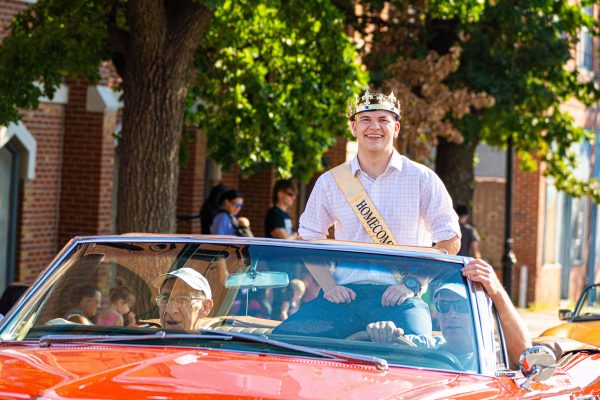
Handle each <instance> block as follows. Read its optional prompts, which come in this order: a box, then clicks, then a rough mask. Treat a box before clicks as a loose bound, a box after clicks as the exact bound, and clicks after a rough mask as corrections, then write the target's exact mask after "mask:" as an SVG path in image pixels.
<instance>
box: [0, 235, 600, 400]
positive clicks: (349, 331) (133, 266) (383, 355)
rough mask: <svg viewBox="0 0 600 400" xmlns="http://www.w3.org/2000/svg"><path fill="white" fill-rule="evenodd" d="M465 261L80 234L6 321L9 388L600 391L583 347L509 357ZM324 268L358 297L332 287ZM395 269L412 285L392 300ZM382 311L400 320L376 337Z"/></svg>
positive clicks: (254, 393) (105, 393) (74, 395)
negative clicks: (327, 293)
mask: <svg viewBox="0 0 600 400" xmlns="http://www.w3.org/2000/svg"><path fill="white" fill-rule="evenodd" d="M466 262H467V259H465V258H463V257H458V256H449V255H447V254H442V253H440V252H437V251H433V250H431V249H419V248H401V247H388V246H381V245H367V244H353V243H340V242H305V241H284V240H270V239H260V238H232V237H226V236H169V235H133V234H132V235H123V236H106V237H82V238H75V239H74V240H72V241H71V242H70V243H69V244H68V245H67V246H66V247H65V248H64V249H63V250H62V251H61V252H60V253H59V254H58V256H57V257H56V258H55V260H54V261H53V262H52V263H51V264H50V265H49V266H48V268H47V269H46V270H45V271H44V273H43V274H42V275H41V276H40V277H39V279H38V280H37V281H36V282H35V283H34V284H33V285H32V286H31V288H30V289H29V290H28V291H27V292H26V293H25V295H24V296H23V297H22V299H21V300H20V301H19V303H18V304H17V305H16V306H15V307H14V308H13V309H12V310H11V312H10V313H9V314H8V315H6V316H5V318H4V319H3V320H2V321H1V323H0V340H1V341H0V398H3V399H100V398H102V399H105V398H129V399H142V398H143V399H166V398H181V399H184V398H185V399H189V398H262V399H275V398H286V399H289V398H302V399H324V398H327V399H330V398H331V399H332V398H357V399H365V398H368V399H375V398H411V399H412V398H428V399H442V398H443V399H447V398H494V399H495V398H510V399H514V398H541V397H561V396H562V397H565V398H573V399H574V398H581V399H583V398H586V399H587V398H593V397H594V396H599V395H600V353H598V352H597V351H598V349H597V348H595V347H592V346H589V345H587V346H586V345H583V344H581V343H578V342H574V341H569V340H565V339H562V340H559V341H556V340H553V339H552V338H550V339H546V342H545V343H544V345H537V346H534V347H532V348H531V349H528V350H527V351H526V352H525V353H524V354H523V357H522V362H521V366H520V369H519V370H513V369H510V368H509V367H508V361H507V350H506V348H505V343H504V339H503V332H502V329H501V324H500V323H499V321H498V317H497V315H496V313H495V311H494V308H493V306H492V304H491V302H490V300H489V298H488V297H487V296H486V294H485V292H484V291H483V289H482V288H481V287H479V286H478V285H474V284H473V283H471V282H470V281H467V280H465V279H464V277H463V276H462V274H461V272H460V270H461V268H462V267H463V266H464V264H465V263H466ZM327 279H330V281H331V282H333V281H335V282H337V283H338V284H339V285H345V287H347V288H348V289H351V293H354V295H353V297H352V299H351V301H350V302H339V303H336V302H335V301H329V300H327V299H325V298H323V294H322V292H323V291H322V290H321V288H320V285H319V283H318V282H321V283H322V282H326V281H327ZM399 279H402V280H403V281H404V282H406V286H408V287H411V288H414V291H415V294H416V296H415V297H413V298H411V300H410V301H409V300H407V301H405V302H403V303H402V304H400V305H384V304H383V303H385V301H384V300H383V297H385V295H384V294H385V293H386V290H387V289H386V288H388V287H389V286H392V285H395V284H397V283H398V280H399ZM350 282H351V283H350ZM409 282H412V283H411V284H409ZM349 293H350V292H349ZM378 321H394V322H395V324H396V326H397V328H399V329H398V331H397V332H396V334H395V335H394V336H393V337H391V338H388V340H383V341H382V340H377V338H374V337H373V335H372V334H371V333H370V332H369V331H368V327H369V326H372V325H370V324H373V323H376V322H378Z"/></svg>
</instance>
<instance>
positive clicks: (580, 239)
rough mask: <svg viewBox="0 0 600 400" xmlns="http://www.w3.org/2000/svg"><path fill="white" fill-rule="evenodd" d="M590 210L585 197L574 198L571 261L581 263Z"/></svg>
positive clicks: (585, 243)
mask: <svg viewBox="0 0 600 400" xmlns="http://www.w3.org/2000/svg"><path fill="white" fill-rule="evenodd" d="M589 218H590V212H589V207H588V201H587V199H586V198H574V199H573V203H572V214H571V237H572V239H571V261H572V263H573V264H581V263H583V260H584V257H585V251H586V248H587V233H588V229H589Z"/></svg>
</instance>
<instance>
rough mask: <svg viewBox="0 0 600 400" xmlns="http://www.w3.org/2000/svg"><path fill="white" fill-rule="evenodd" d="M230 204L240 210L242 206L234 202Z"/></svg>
mask: <svg viewBox="0 0 600 400" xmlns="http://www.w3.org/2000/svg"><path fill="white" fill-rule="evenodd" d="M231 204H233V206H234V207H238V208H242V206H243V205H244V203H238V202H237V201H234V202H233V203H231Z"/></svg>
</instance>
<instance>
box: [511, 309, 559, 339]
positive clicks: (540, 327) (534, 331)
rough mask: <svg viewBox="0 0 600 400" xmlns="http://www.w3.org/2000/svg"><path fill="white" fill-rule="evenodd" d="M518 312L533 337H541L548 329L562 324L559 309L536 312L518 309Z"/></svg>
mask: <svg viewBox="0 0 600 400" xmlns="http://www.w3.org/2000/svg"><path fill="white" fill-rule="evenodd" d="M518 310H519V314H521V317H522V318H523V319H524V320H525V324H526V325H527V327H528V328H529V331H530V332H531V337H536V336H539V335H540V334H541V333H542V332H543V331H545V330H546V329H548V328H551V327H553V326H555V325H558V324H560V323H562V321H561V320H559V319H558V308H554V309H544V310H535V311H532V310H529V309H526V308H518Z"/></svg>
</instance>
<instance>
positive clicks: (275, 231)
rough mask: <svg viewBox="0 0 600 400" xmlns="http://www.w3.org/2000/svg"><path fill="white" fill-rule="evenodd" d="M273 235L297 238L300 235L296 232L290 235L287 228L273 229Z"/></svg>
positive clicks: (280, 237) (282, 237)
mask: <svg viewBox="0 0 600 400" xmlns="http://www.w3.org/2000/svg"><path fill="white" fill-rule="evenodd" d="M271 236H272V237H274V238H278V239H296V238H297V237H298V235H297V234H296V233H292V234H291V235H288V234H287V233H286V231H285V228H275V229H273V230H272V231H271Z"/></svg>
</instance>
